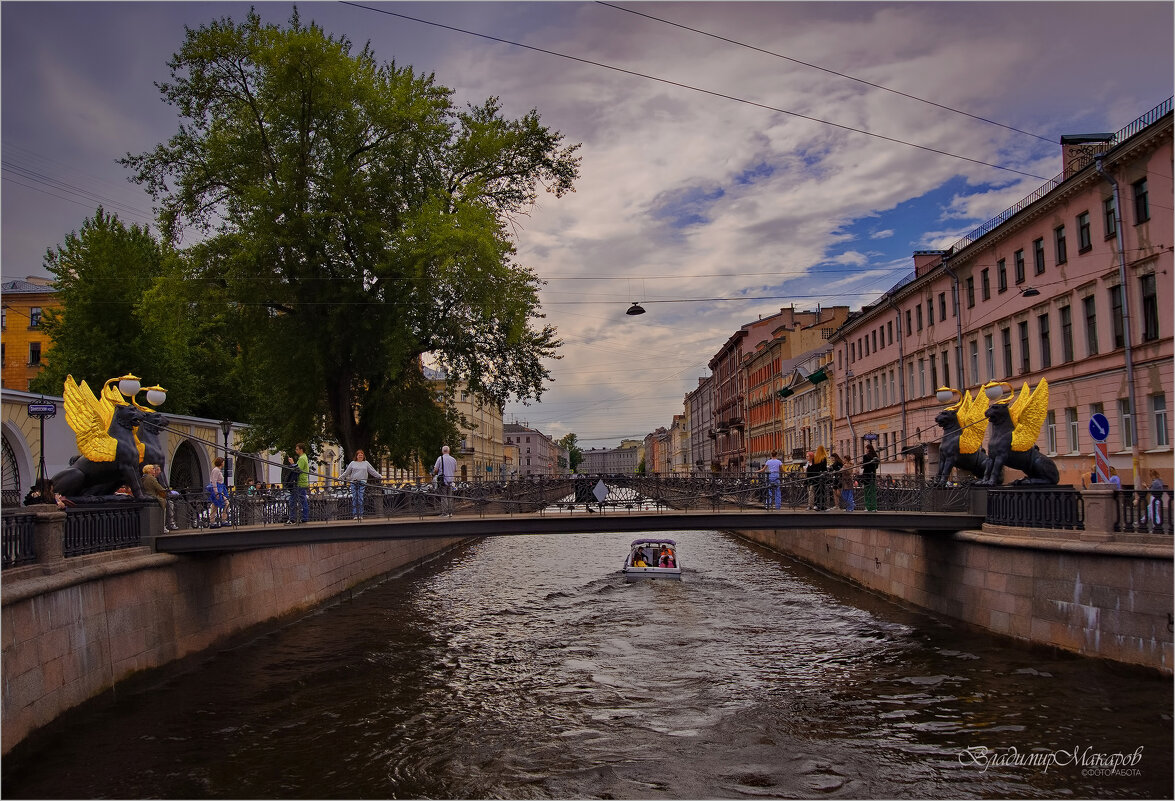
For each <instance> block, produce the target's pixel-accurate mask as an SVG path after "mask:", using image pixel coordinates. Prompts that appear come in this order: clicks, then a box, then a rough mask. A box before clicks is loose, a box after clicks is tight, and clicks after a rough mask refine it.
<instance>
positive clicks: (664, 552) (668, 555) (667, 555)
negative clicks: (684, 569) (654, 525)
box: [657, 546, 677, 567]
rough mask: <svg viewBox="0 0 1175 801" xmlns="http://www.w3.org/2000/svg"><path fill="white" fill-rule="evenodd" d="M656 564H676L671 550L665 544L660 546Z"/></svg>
mask: <svg viewBox="0 0 1175 801" xmlns="http://www.w3.org/2000/svg"><path fill="white" fill-rule="evenodd" d="M657 566H658V567H677V565H676V564H675V563H674V559H673V551H671V550H669V548H667V547H665V546H662V547H661V556H660V558H659V559H658V560H657Z"/></svg>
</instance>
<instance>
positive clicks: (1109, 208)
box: [1102, 196, 1118, 239]
mask: <svg viewBox="0 0 1175 801" xmlns="http://www.w3.org/2000/svg"><path fill="white" fill-rule="evenodd" d="M1102 216H1103V218H1104V219H1105V222H1106V239H1113V238H1114V237H1115V236H1116V235H1117V233H1118V215H1117V214H1115V213H1114V198H1113V196H1111V197H1108V198H1106V199H1105V200H1103V201H1102Z"/></svg>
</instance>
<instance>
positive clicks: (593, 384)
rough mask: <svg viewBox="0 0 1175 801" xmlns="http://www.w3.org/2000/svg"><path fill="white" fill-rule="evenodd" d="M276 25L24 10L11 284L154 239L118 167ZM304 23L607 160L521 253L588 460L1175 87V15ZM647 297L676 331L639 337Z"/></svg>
mask: <svg viewBox="0 0 1175 801" xmlns="http://www.w3.org/2000/svg"><path fill="white" fill-rule="evenodd" d="M248 7H249V6H248V4H241V3H182V2H167V3H152V2H134V3H105V2H86V3H56V2H54V3H39V2H12V1H11V0H5V2H3V4H2V5H0V15H2V20H0V35H2V45H0V58H2V66H0V79H2V94H0V121H2V130H3V145H2V154H3V186H2V194H0V200H2V203H3V219H2V223H3V231H2V238H0V243H2V249H3V252H2V264H3V277H4V280H11V279H13V278H23V277H25V276H28V275H46V274H47V273H46V271H45V269H44V267H43V256H44V253H45V250H46V249H47V248H51V247H55V246H56V245H58V244H60V243H61V242H63V240H64V238H65V236H66V235H67V234H68V233H69V232H70V231H71V230H76V229H77V228H78V227H79V226H80V225H81V222H82V221H83V220H84V219H85V218H86V217H87V216H89V215H92V214H93V212H94V209H95V207H96V206H97V205H98V204H102V205H103V206H104V207H105V208H106V209H107V210H108V211H112V212H115V213H117V214H118V215H119V216H120V217H121V218H122V219H123V220H124V221H126V222H128V223H141V224H147V223H152V222H153V216H152V211H151V200H150V199H149V198H148V197H147V196H146V195H145V193H143V192H142V191H141V190H140V189H139V188H138V187H137V186H135V185H133V184H131V183H129V182H128V181H127V175H128V172H127V171H126V170H125V169H124V168H123V167H120V166H119V165H118V164H116V163H115V161H116V159H117V158H119V157H120V156H122V155H123V154H125V153H127V152H133V153H139V152H143V151H145V150H148V149H150V148H152V147H153V146H154V145H155V144H157V143H159V142H162V141H165V140H166V139H167V138H168V137H169V136H170V135H171V134H172V133H174V131H175V130H176V126H177V118H176V116H175V113H174V110H173V109H172V108H171V107H169V106H167V105H165V104H164V103H163V102H162V101H161V99H160V95H159V92H158V90H157V89H156V88H155V86H154V82H156V81H162V80H165V79H166V78H167V77H168V73H167V68H166V62H167V60H168V58H169V57H170V56H171V54H172V53H174V52H175V51H176V50H177V49H178V48H179V46H180V44H181V42H182V40H183V37H184V26H189V27H199V26H201V25H203V24H206V23H207V22H210V21H212V20H213V19H216V18H220V17H224V16H229V17H233V18H234V19H237V20H240V19H242V18H243V17H244V15H245V13H246V12H247V10H248ZM291 7H292V6H291V4H288V3H268V2H262V3H258V4H257V8H258V10H259V12H260V13H261V15H262V16H263V18H264V19H266V21H271V22H284V21H286V20H287V19H288V18H289V15H290V10H291ZM298 8H299V11H300V13H301V15H302V17H303V20H307V19H313V20H314V21H315V22H317V23H319V24H320V25H321V26H322V27H324V28H325V29H326V30H327V31H328V32H330V33H334V34H336V35H346V36H347V37H348V38H350V39H351V41H352V43H353V44H354V45H355V47H356V49H357V48H359V47H361V46H362V45H363V43H365V42H368V41H369V42H370V43H371V45H372V47H373V49H374V51H375V53H376V56H377V58H379V59H380V60H381V61H391V60H393V59H394V60H395V61H396V62H397V64H400V65H404V64H410V65H412V66H413V67H414V68H415V69H416V70H417V71H418V72H423V73H433V74H435V76H436V79H437V81H438V82H439V83H441V84H443V85H446V86H448V87H451V88H452V89H453V90H454V91H455V99H456V101H457V102H458V103H459V104H461V105H464V104H465V103H466V102H473V103H480V102H481V101H482V100H484V99H485V98H486V97H488V96H491V95H495V96H498V97H500V98H501V100H502V103H503V106H504V108H505V110H506V112H507V113H508V114H510V115H511V116H520V115H522V114H524V113H526V112H527V111H529V110H530V109H532V108H533V109H537V110H538V112H539V114H540V115H541V118H542V120H543V122H544V124H546V125H549V126H551V127H553V128H554V129H556V130H558V131H560V132H562V133H563V135H564V137H565V139H566V141H567V142H572V143H574V142H578V143H582V148H581V155H582V157H583V164H582V168H581V173H582V177H581V178H580V181H579V183H578V184H577V191H576V192H575V193H574V194H571V195H568V196H566V197H564V198H562V199H558V200H556V199H555V198H554V197H553V196H550V195H544V196H542V198H541V201H540V205H539V207H538V208H536V209H534V210H533V212H532V213H531V214H530V215H529V217H526V218H523V219H522V220H521V223H520V225H519V226H518V228H517V229H516V235H517V242H518V248H519V256H520V260H521V261H523V262H524V263H526V264H528V265H530V266H532V267H534V268H535V269H536V270H537V271H538V273H539V274H540V275H541V276H542V277H543V278H544V279H546V281H547V282H548V283H547V285H546V287H545V288H544V291H543V295H542V298H543V307H544V311H545V313H546V314H547V317H548V320H549V321H550V322H551V323H552V324H554V325H555V326H556V327H557V328H558V329H559V332H560V335H561V337H562V339H563V341H564V343H565V344H564V347H563V350H562V353H563V356H564V358H563V359H561V360H560V361H558V362H555V363H554V364H553V365H552V369H553V373H554V375H555V382H554V384H553V385H552V386H551V388H550V389H549V390H548V391H547V393H545V394H544V396H543V399H542V402H541V403H539V404H534V403H532V404H530V405H522V404H512V405H510V406H509V407H508V408H507V418H508V419H511V418H514V417H517V419H519V420H520V421H526V422H529V424H531V425H532V426H535V427H538V428H539V429H541V430H543V431H545V432H547V433H549V434H552V435H554V436H556V437H558V436H561V435H562V434H564V433H566V432H568V431H574V432H576V433H577V434H578V435H579V438H580V440H581V442H582V443H583V444H584V445H585V446H588V447H590V446H597V447H599V446H611V445H615V444H616V443H617V442H618V440H619V439H620V438H621V437H626V436H643V435H644V434H645V433H647V432H649V431H651V430H653V429H654V428H656V427H657V426H661V425H664V426H668V425H669V423H670V421H671V419H672V415H673V414H674V413H675V412H678V413H679V412H680V411H681V403H682V398H683V396H684V394H685V393H686V392H687V391H689V390H690V389H691V388H693V387H695V386H696V385H697V380H698V378H699V377H700V376H704V375H706V374H707V368H706V364H707V362H708V361H709V359H710V357H711V356H713V355H714V353H715V352H716V351H717V350H718V348H719V347H720V346H721V345H722V343H723V342H724V341H725V340H726V339H727V338H728V337H729V336H730V334H731V333H733V332H734V331H735V330H736V329H737V328H738V327H739V326H740V325H742V324H744V323H747V322H750V321H752V320H755V319H757V318H758V317H759V316H766V315H768V314H772V313H775V312H777V311H778V310H779V309H780V308H781V307H783V306H788V305H791V304H794V305H795V306H796V308H798V309H809V308H812V309H814V308H816V307H817V306H820V305H824V306H828V305H835V304H847V305H849V306H851V307H852V308H859V307H860V306H861V304H863V303H868V302H869V301H870V300H871V299H872V298H874V297H876V296H877V294H879V293H880V292H882V291H884V290H885V289H887V288H889V287H890V286H892V285H893V284H894V283H896V282H897V281H899V280H900V279H901V278H902V277H903V276H904V275H906V274H907V273H909V272H910V271H911V270H912V269H913V262H912V253H913V252H914V251H915V250H925V249H933V248H945V247H949V246H950V245H951V244H952V243H953V242H955V241H956V240H957V239H959V238H960V237H962V236H963V235H964V234H966V233H967V232H968V231H969V230H971V229H972V228H974V227H976V226H977V225H979V224H981V223H983V222H984V221H986V220H987V219H990V218H991V217H993V216H995V215H996V214H998V213H999V212H1000V211H1002V210H1003V209H1005V208H1007V207H1009V206H1011V205H1013V204H1014V203H1015V202H1016V201H1018V200H1019V199H1020V198H1022V197H1024V196H1025V195H1028V194H1030V193H1031V192H1032V191H1034V190H1035V189H1036V188H1037V187H1038V186H1040V185H1041V184H1042V183H1044V181H1045V180H1046V179H1049V178H1052V177H1053V176H1055V175H1056V174H1058V173H1059V172H1060V171H1061V162H1060V147H1059V145H1058V144H1057V142H1058V141H1059V138H1060V136H1061V135H1063V134H1074V133H1091V132H1103V131H1104V132H1112V131H1116V130H1118V129H1120V128H1122V127H1124V126H1125V125H1127V124H1128V123H1129V122H1131V121H1132V120H1133V119H1135V118H1136V117H1138V116H1140V115H1141V114H1143V113H1145V112H1146V111H1147V110H1149V109H1151V108H1152V107H1154V106H1156V105H1158V104H1159V103H1160V102H1162V101H1163V100H1165V99H1166V98H1168V97H1169V96H1171V94H1172V75H1173V72H1175V68H1173V64H1172V30H1173V24H1175V23H1173V19H1172V9H1173V5H1172V4H1171V3H1169V2H1148V3H1129V2H1110V3H1097V2H1076V3H1067V2H1038V3H1014V2H1009V3H987V2H982V3H954V2H951V3H922V2H917V3H864V2H856V3H835V2H819V3H780V2H754V3H727V2H721V3H709V2H690V3H668V2H666V3H660V2H658V3H623V2H620V0H617V3H616V4H614V5H613V4H605V3H580V2H560V3H537V2H536V3H457V2H452V3H448V2H447V3H375V2H356V3H302V4H299V6H298ZM633 12H638V13H633ZM654 17H655V18H656V19H654ZM838 73H839V74H838ZM634 300H635V301H640V302H641V303H642V304H643V305H644V307H645V308H646V309H647V310H648V313H647V314H645V315H643V316H639V317H630V316H626V315H625V313H624V312H625V310H626V309H627V308H628V306H629V304H630V303H631V302H632V301H634Z"/></svg>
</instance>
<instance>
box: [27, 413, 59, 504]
mask: <svg viewBox="0 0 1175 801" xmlns="http://www.w3.org/2000/svg"><path fill="white" fill-rule="evenodd" d="M28 415H29V417H35V418H37V420H38V422H39V424H40V438H41V439H40V451H41V459H40V462H39V464H38V466H37V486H38V487H39V486H41V485H42V484H44V483H45V418H46V417H56V416H57V404H55V403H54V402H53V401H47V400H45V399H44V398H41V399H40V400H39V401H29V404H28Z"/></svg>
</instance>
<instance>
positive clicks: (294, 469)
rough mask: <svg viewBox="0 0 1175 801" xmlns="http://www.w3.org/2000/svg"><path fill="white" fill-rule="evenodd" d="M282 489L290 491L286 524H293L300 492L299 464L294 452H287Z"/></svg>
mask: <svg viewBox="0 0 1175 801" xmlns="http://www.w3.org/2000/svg"><path fill="white" fill-rule="evenodd" d="M282 489H284V490H285V491H286V492H288V493H289V497H288V498H287V499H286V525H290V526H292V525H293V524H294V523H295V522H297V521H296V520H295V518H296V517H297V515H298V512H297V507H296V504H297V501H298V499H297V494H298V466H297V465H296V464H295V463H294V456H293V454H289V453H287V454H286V463H285V464H283V465H282Z"/></svg>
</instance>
